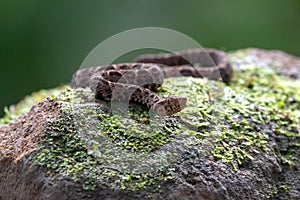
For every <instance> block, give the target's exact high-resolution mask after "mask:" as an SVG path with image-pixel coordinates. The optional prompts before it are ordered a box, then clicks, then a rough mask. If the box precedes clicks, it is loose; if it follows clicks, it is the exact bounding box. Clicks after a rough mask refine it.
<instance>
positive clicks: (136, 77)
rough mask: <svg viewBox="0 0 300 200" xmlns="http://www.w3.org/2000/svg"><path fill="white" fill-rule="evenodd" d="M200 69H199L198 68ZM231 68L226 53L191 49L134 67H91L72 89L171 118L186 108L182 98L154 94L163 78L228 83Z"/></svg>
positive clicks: (78, 75) (148, 58)
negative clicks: (178, 77) (133, 103)
mask: <svg viewBox="0 0 300 200" xmlns="http://www.w3.org/2000/svg"><path fill="white" fill-rule="evenodd" d="M197 66H199V67H197ZM232 73H233V71H232V66H231V64H230V62H229V60H228V58H227V55H226V53H225V52H223V51H220V50H215V49H189V50H185V51H181V52H175V53H173V54H171V53H167V54H149V55H143V56H140V57H138V58H137V59H136V62H134V63H121V64H112V65H110V66H108V67H102V66H99V67H90V68H83V69H80V70H78V71H76V72H75V73H74V74H73V77H72V81H71V84H72V87H73V88H77V87H90V88H91V90H92V91H93V92H94V93H95V98H96V99H99V100H117V101H129V102H135V103H139V104H142V105H145V106H146V107H147V108H148V109H150V110H151V111H154V112H155V113H157V114H158V115H160V116H166V115H172V114H174V113H177V112H179V111H181V110H182V109H183V108H184V107H185V106H186V101H187V99H186V98H185V97H179V96H169V97H166V98H162V97H160V96H158V95H157V94H156V93H155V91H156V90H157V88H158V87H160V86H161V85H162V84H163V82H164V78H168V77H174V76H192V77H199V78H202V77H206V78H208V79H211V80H220V79H221V80H223V81H224V82H226V83H229V82H230V80H231V78H232Z"/></svg>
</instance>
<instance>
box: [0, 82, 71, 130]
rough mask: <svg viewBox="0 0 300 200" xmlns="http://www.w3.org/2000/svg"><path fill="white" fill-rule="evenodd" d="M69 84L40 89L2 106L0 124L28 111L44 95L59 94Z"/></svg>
mask: <svg viewBox="0 0 300 200" xmlns="http://www.w3.org/2000/svg"><path fill="white" fill-rule="evenodd" d="M68 88H69V86H60V87H57V88H54V89H48V90H40V91H38V92H33V93H32V94H31V95H28V96H26V97H25V98H24V99H23V100H22V101H20V102H19V103H18V104H16V105H14V106H10V107H5V108H4V116H3V118H0V124H9V123H10V122H12V121H13V120H15V119H16V118H18V117H19V116H21V115H23V114H25V113H27V112H29V111H30V108H31V107H32V106H33V105H34V104H36V103H38V102H40V101H41V100H43V99H44V98H46V97H50V98H54V97H56V96H57V95H59V94H60V92H61V91H63V90H65V89H68Z"/></svg>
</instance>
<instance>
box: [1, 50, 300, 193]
mask: <svg viewBox="0 0 300 200" xmlns="http://www.w3.org/2000/svg"><path fill="white" fill-rule="evenodd" d="M274 55H275V57H276V58H274ZM229 56H230V58H231V61H232V63H233V67H234V69H235V71H234V78H233V80H232V82H231V83H230V84H229V85H226V84H224V83H222V82H216V81H210V80H206V79H198V78H192V77H177V78H170V79H167V80H166V81H165V83H164V85H163V86H162V87H161V88H160V90H159V91H158V93H159V94H160V95H161V96H168V95H179V96H186V97H187V98H188V103H187V107H186V108H185V109H184V110H183V111H181V112H179V113H177V114H176V115H173V116H171V117H163V118H160V117H158V116H156V115H153V114H152V113H149V112H148V111H147V110H145V109H144V108H142V107H140V106H138V105H129V107H128V109H125V110H121V111H120V110H111V108H119V107H122V105H117V104H116V103H114V102H95V101H94V95H93V94H92V93H91V91H90V90H89V89H76V90H73V89H71V88H69V86H62V87H59V88H56V89H53V90H48V91H42V92H38V93H34V94H33V95H32V96H29V97H27V98H25V100H24V101H22V102H20V103H19V104H18V105H16V106H15V107H14V109H10V110H9V109H6V116H5V117H4V118H3V119H2V120H1V121H0V122H1V123H2V124H6V125H2V126H1V125H0V133H1V134H0V139H1V137H3V138H4V139H3V140H2V141H3V142H2V143H0V149H1V151H3V152H4V153H3V154H2V156H0V166H1V165H2V166H4V165H5V166H11V165H14V167H11V168H9V169H7V170H4V169H2V171H1V170H0V172H1V174H2V175H1V176H2V177H1V178H3V180H6V181H8V182H9V181H12V180H14V179H19V182H17V183H16V184H15V185H14V184H11V183H10V182H9V183H5V181H4V182H2V183H1V184H0V186H1V187H0V188H1V189H0V196H3V198H4V197H6V199H9V198H10V196H9V195H8V194H10V192H12V191H13V190H15V188H17V191H19V196H14V198H15V199H56V198H58V199H142V198H143V199H286V198H289V199H298V198H300V171H299V170H300V126H299V124H300V81H299V80H298V78H299V77H300V76H299V74H297V73H295V71H296V72H298V73H300V72H299V71H300V65H299V59H298V58H295V57H292V56H290V55H288V54H285V53H282V52H279V51H276V52H274V51H265V50H258V49H246V50H239V51H235V52H231V53H230V54H229ZM270 57H272V58H273V59H269V58H270ZM287 60H289V61H290V62H287ZM287 63H289V66H287V65H288V64H287ZM285 68H286V70H284V69H285ZM295 69H298V71H297V70H295ZM299 79H300V78H299ZM36 96H39V97H46V96H48V98H47V99H44V100H43V101H42V102H40V103H39V104H36V103H38V102H39V101H40V98H35V97H36ZM34 104H36V105H35V106H33V107H32V105H34ZM116 105H117V106H116ZM124 106H125V107H124ZM127 106H128V105H123V107H124V108H127ZM31 107H32V108H31ZM29 110H30V112H28V111H29ZM26 112H28V113H26ZM24 113H26V114H24ZM41 113H43V114H41ZM38 115H41V116H38ZM50 116H51V117H50ZM24 124H25V125H24ZM26 124H27V125H26ZM16 126H18V127H20V128H19V129H18V131H16V130H15V129H14V128H15V127H16ZM28 127H31V129H29V130H28ZM32 127H33V128H32ZM34 127H36V128H34ZM11 138H17V140H15V141H17V142H18V144H19V146H20V147H19V148H15V147H13V146H14V145H13V144H12V143H13V141H14V140H13V139H11ZM25 141H27V142H28V141H29V142H28V143H30V145H28V144H27V145H25V144H23V143H24V142H25ZM8 147H9V148H8ZM1 168H2V167H1ZM20 169H22V170H23V171H22V170H20ZM35 170H36V171H35ZM25 172H26V173H25ZM29 172H30V173H29ZM8 173H15V174H16V175H15V176H13V178H12V177H10V176H8V175H7V174H8ZM17 173H19V174H17ZM24 173H25V174H24ZM28 174H30V176H28ZM29 179H32V180H29ZM1 180H2V179H1ZM24 181H25V182H26V181H27V183H30V184H27V186H26V184H25V185H24ZM32 185H34V186H32ZM12 186H14V187H12ZM33 190H34V191H33ZM29 192H30V193H29ZM25 194H26V195H25ZM20 196H21V197H23V198H20ZM25 197H26V198H25ZM0 199H1V198H0Z"/></svg>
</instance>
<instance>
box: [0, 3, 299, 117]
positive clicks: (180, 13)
mask: <svg viewBox="0 0 300 200" xmlns="http://www.w3.org/2000/svg"><path fill="white" fill-rule="evenodd" d="M144 26H157V27H164V28H170V29H174V30H177V31H180V32H182V33H184V34H187V35H189V36H190V37H192V38H194V39H195V40H197V41H198V42H199V43H200V44H201V45H203V46H205V47H213V48H221V49H224V50H234V49H239V48H244V47H260V48H265V49H281V50H284V51H287V52H289V53H292V54H294V55H297V56H300V48H299V44H300V43H299V42H300V39H299V36H300V1H299V0H285V1H283V0H252V1H238V0H227V1H224V0H209V1H202V0H198V1H196V0H195V1H185V2H184V1H175V0H148V1H146V0H136V1H133V0H128V1H124V0H123V1H121V0H110V1H93V0H90V1H80V0H78V1H66V0H60V1H41V0H27V1H21V0H1V1H0V66H1V73H0V92H1V93H0V110H1V111H0V116H1V115H3V107H4V106H5V105H9V104H14V103H17V102H18V101H19V100H21V99H22V97H24V96H25V95H27V94H30V93H31V92H33V91H36V90H39V89H42V88H51V87H55V86H57V85H60V84H62V83H68V82H69V81H70V78H71V75H72V73H73V72H74V71H76V70H77V69H78V68H79V66H80V64H81V62H82V61H83V59H84V58H85V56H86V55H87V54H88V53H89V52H90V51H91V50H92V49H93V48H94V47H95V46H96V45H97V44H99V43H100V42H101V41H103V40H105V39H106V38H108V37H110V36H112V35H114V34H117V33H119V32H122V31H125V30H127V29H131V28H136V27H144ZM128 59H131V58H128Z"/></svg>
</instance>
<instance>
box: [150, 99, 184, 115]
mask: <svg viewBox="0 0 300 200" xmlns="http://www.w3.org/2000/svg"><path fill="white" fill-rule="evenodd" d="M186 101H187V98H185V97H178V96H169V97H167V98H165V99H163V100H160V101H158V102H157V103H155V104H154V105H153V106H152V108H151V110H153V111H154V112H155V113H156V114H158V115H159V116H162V117H163V116H169V115H173V114H175V113H177V112H179V111H181V110H183V109H184V108H185V106H186Z"/></svg>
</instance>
